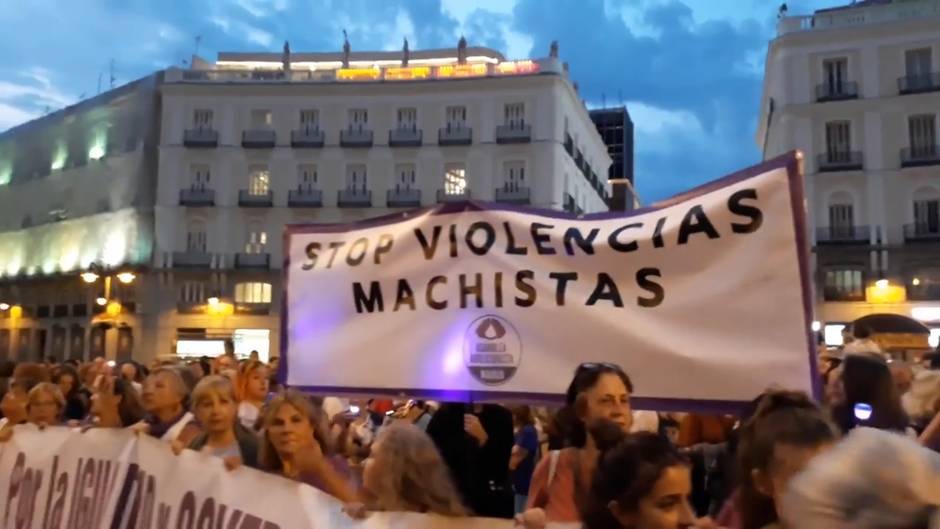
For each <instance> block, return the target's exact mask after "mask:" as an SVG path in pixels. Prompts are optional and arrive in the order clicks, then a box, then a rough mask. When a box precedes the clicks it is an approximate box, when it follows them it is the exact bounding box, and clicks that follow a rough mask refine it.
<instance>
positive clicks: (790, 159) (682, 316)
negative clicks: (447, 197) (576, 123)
mask: <svg viewBox="0 0 940 529" xmlns="http://www.w3.org/2000/svg"><path fill="white" fill-rule="evenodd" d="M799 164H800V159H799V154H797V153H791V154H789V155H786V156H782V157H780V158H777V159H775V160H772V161H769V162H766V163H763V164H761V165H758V166H755V167H752V168H750V169H747V170H744V171H742V172H740V173H735V174H733V175H730V176H728V177H725V178H723V179H720V180H718V181H715V182H713V183H710V184H708V185H705V186H702V187H700V188H697V189H695V190H692V191H690V192H688V193H685V194H683V195H680V196H678V197H675V198H673V199H671V200H668V201H665V202H664V203H662V204H659V205H656V206H654V207H650V208H646V209H643V210H639V211H635V212H630V213H620V212H615V213H601V214H592V215H583V216H574V215H571V214H568V213H565V212H559V211H550V210H534V209H527V208H516V207H512V206H506V205H500V204H481V203H476V202H468V203H460V204H442V205H439V206H436V207H432V208H427V209H423V210H415V211H410V212H405V213H401V214H395V215H390V216H386V217H382V218H378V219H371V220H367V221H363V222H358V223H352V224H334V225H293V226H289V227H288V228H287V230H286V232H285V241H284V252H285V266H284V274H285V278H284V284H285V286H286V291H285V294H284V307H283V314H282V317H283V322H282V324H283V327H284V328H283V332H282V357H281V358H282V363H281V369H282V372H281V377H282V380H284V381H285V382H286V383H288V384H289V385H291V386H295V387H303V388H305V389H309V390H312V391H319V392H323V393H327V394H336V393H350V392H354V393H363V394H390V395H396V394H397V395H414V396H427V397H433V398H437V399H442V400H462V401H467V400H476V399H516V398H518V399H527V400H553V399H557V398H558V397H559V396H560V395H562V394H563V393H564V391H565V389H566V384H567V383H568V381H569V380H570V377H571V375H572V373H573V372H574V370H575V368H576V367H577V366H578V365H579V364H581V363H582V362H612V363H616V364H619V365H621V366H623V368H624V369H625V370H626V371H627V372H628V373H629V374H630V376H631V377H632V378H633V381H634V383H635V392H634V406H635V407H647V408H655V409H659V410H666V409H683V408H684V409H714V410H723V409H733V408H736V407H737V406H739V405H740V403H742V402H747V401H750V400H751V399H753V398H754V396H756V395H757V394H759V393H761V392H762V391H764V390H766V389H767V388H768V387H770V386H783V387H787V388H791V389H797V390H805V391H812V390H813V389H814V383H813V381H814V380H815V376H814V369H815V367H814V366H815V362H814V358H815V346H814V343H813V340H812V335H811V331H810V324H811V322H812V303H811V292H810V288H811V287H810V285H811V283H810V276H809V272H808V270H807V262H808V252H807V245H806V240H805V214H804V198H803V188H802V179H801V175H800V170H799Z"/></svg>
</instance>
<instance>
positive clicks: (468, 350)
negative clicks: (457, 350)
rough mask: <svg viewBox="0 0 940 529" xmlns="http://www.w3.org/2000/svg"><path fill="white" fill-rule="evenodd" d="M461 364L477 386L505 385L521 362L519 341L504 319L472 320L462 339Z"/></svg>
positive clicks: (511, 327) (484, 317)
mask: <svg viewBox="0 0 940 529" xmlns="http://www.w3.org/2000/svg"><path fill="white" fill-rule="evenodd" d="M463 358H464V364H465V365H466V366H467V369H468V370H469V371H470V374H471V375H473V377H474V378H476V379H477V380H479V381H480V382H482V383H484V384H487V385H490V386H497V385H500V384H503V383H505V382H508V381H509V379H511V378H512V377H513V375H515V374H516V370H517V369H519V364H520V363H521V362H522V339H521V338H520V337H519V333H518V332H517V331H516V328H515V327H513V326H512V324H511V323H509V321H508V320H506V318H502V317H500V316H494V315H487V316H483V317H480V318H477V319H475V320H473V323H471V324H470V327H469V328H467V332H466V333H465V334H464V338H463Z"/></svg>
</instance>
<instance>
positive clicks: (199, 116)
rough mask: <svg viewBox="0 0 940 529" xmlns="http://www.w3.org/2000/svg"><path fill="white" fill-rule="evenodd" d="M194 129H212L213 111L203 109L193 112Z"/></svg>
mask: <svg viewBox="0 0 940 529" xmlns="http://www.w3.org/2000/svg"><path fill="white" fill-rule="evenodd" d="M193 128H196V129H211V128H212V111H211V110H206V109H202V108H198V109H196V110H193Z"/></svg>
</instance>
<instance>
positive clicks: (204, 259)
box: [173, 250, 212, 268]
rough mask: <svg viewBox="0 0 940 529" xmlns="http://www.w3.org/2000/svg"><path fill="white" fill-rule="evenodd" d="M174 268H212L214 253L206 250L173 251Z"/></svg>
mask: <svg viewBox="0 0 940 529" xmlns="http://www.w3.org/2000/svg"><path fill="white" fill-rule="evenodd" d="M173 267H174V268H211V267H212V254H211V253H209V252H206V251H204V250H186V251H183V252H173Z"/></svg>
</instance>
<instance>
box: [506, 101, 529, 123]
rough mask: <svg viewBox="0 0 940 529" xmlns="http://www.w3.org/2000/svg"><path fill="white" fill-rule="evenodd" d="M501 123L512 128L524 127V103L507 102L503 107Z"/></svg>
mask: <svg viewBox="0 0 940 529" xmlns="http://www.w3.org/2000/svg"><path fill="white" fill-rule="evenodd" d="M503 124H504V125H509V127H510V128H513V129H521V128H524V127H525V103H509V104H507V105H506V106H505V107H504V108H503Z"/></svg>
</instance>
